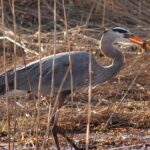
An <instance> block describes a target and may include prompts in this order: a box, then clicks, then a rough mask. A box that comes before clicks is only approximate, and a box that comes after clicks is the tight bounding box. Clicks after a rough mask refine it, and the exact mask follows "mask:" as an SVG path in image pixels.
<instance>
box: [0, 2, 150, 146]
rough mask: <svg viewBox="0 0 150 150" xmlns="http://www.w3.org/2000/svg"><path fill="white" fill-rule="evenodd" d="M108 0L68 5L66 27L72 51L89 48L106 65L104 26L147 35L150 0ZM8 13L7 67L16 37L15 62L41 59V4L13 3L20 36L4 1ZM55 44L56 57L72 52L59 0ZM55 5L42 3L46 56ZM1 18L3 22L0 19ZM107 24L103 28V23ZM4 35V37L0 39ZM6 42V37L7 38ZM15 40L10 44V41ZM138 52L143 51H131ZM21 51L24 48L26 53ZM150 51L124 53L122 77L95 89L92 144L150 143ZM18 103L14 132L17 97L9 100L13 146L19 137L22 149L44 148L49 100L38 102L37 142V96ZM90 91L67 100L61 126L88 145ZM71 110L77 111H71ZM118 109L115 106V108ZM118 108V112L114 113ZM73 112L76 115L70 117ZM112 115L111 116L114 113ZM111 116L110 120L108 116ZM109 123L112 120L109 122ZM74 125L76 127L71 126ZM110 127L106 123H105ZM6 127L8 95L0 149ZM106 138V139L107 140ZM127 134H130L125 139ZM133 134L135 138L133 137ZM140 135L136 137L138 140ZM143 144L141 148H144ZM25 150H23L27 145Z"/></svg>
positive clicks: (0, 103) (1, 107)
mask: <svg viewBox="0 0 150 150" xmlns="http://www.w3.org/2000/svg"><path fill="white" fill-rule="evenodd" d="M112 2H113V1H112V0H108V1H106V3H105V5H106V6H105V9H106V10H105V11H104V10H103V9H104V7H103V6H104V3H103V1H101V2H100V1H97V0H95V1H91V0H87V1H82V2H81V1H79V0H74V1H70V2H69V1H65V6H66V13H67V25H68V39H69V42H70V47H71V49H70V50H87V51H88V50H91V51H92V53H93V55H94V56H95V57H96V59H97V61H98V62H100V63H102V64H108V63H109V60H107V59H106V58H104V57H103V56H102V54H101V53H100V51H99V49H98V39H99V37H100V35H101V32H102V30H103V28H104V26H105V27H109V26H120V25H121V26H126V27H128V28H130V30H131V31H134V32H136V33H137V34H139V35H141V36H144V37H145V38H146V39H148V38H149V37H150V35H149V31H150V28H149V24H150V20H149V14H150V13H149V6H150V3H149V0H143V1H139V2H137V1H134V0H127V1H126V2H124V1H123V0H120V1H114V2H115V5H114V4H113V3H112ZM4 7H5V11H4V15H5V30H4V31H2V29H3V28H1V29H0V30H1V33H3V32H4V33H5V36H6V37H7V38H6V56H7V64H6V65H7V68H11V67H12V66H13V61H14V59H13V46H14V45H13V44H14V41H15V38H16V41H17V43H19V44H16V46H17V49H16V54H17V62H16V63H17V64H23V65H24V59H26V63H27V62H31V61H32V60H35V59H38V58H39V56H38V49H39V44H38V35H39V33H38V32H37V31H38V24H39V23H38V13H37V12H38V10H37V1H35V0H32V1H30V2H28V1H26V0H22V1H19V0H15V12H16V16H17V18H16V24H17V33H16V34H14V33H13V32H12V30H13V18H12V13H11V12H12V10H11V9H12V8H11V5H10V4H9V2H8V1H7V0H6V1H4ZM57 9H58V10H57V33H56V34H57V35H56V36H57V40H56V53H58V52H62V51H65V50H66V49H67V48H68V45H67V44H66V38H65V36H64V30H65V21H64V16H63V8H62V5H61V1H57ZM53 13H54V9H53V1H50V2H49V1H47V0H44V1H42V3H41V31H42V32H41V35H40V36H41V51H42V56H47V55H49V54H52V53H53V49H54V41H53ZM0 20H1V18H0ZM102 22H103V25H102ZM1 37H3V36H2V35H1ZM3 38H4V37H3ZM10 39H11V40H10ZM133 49H136V50H137V49H139V47H135V48H132V49H131V50H133ZM23 50H26V51H25V52H24V51H23ZM2 52H3V44H2V40H1V41H0V54H1V56H2ZM149 57H150V55H149V53H145V54H141V55H138V54H137V52H133V53H127V50H126V49H125V58H126V64H125V67H124V68H123V70H122V71H121V72H120V74H119V75H118V76H117V77H116V78H115V79H113V80H111V81H109V82H107V83H104V84H102V85H100V86H97V87H93V89H92V102H91V121H90V127H91V139H90V141H91V143H92V142H95V143H94V146H95V147H97V148H104V149H108V148H110V147H113V146H114V147H119V146H122V145H126V146H130V145H131V146H132V145H137V147H138V146H139V147H140V146H143V145H144V144H148V143H149V142H150V141H149V140H148V139H147V138H146V136H147V137H149V135H150V133H149V130H148V129H149V128H150V111H149V108H150V85H149V81H150V64H149ZM0 71H1V72H3V71H4V70H3V60H2V59H0ZM137 74H138V76H137V78H136V80H135V81H134V83H133V85H132V87H131V89H130V90H129V91H128V89H129V87H130V85H131V83H132V81H133V80H134V79H135V76H136V75H137ZM126 91H128V93H127V95H126V97H125V98H124V100H123V101H122V102H121V103H120V100H121V99H122V98H123V96H124V94H125V93H126ZM16 100H17V102H18V103H19V104H17V105H16V107H17V108H16V109H17V124H16V131H15V134H13V130H14V129H13V127H14V124H15V121H14V96H11V97H9V108H10V119H11V125H10V135H11V142H12V139H13V137H15V139H16V141H15V142H16V143H15V144H16V146H17V147H19V148H20V149H22V148H23V147H24V146H25V145H26V144H27V143H28V142H31V145H32V142H33V146H34V144H35V143H36V142H37V143H38V144H39V146H40V147H41V145H42V144H43V140H44V139H45V137H44V136H45V134H46V128H47V122H48V121H47V115H48V109H49V107H48V106H49V103H50V102H49V98H48V97H47V98H45V97H43V98H42V100H41V102H40V104H39V109H40V113H41V114H40V118H39V120H40V121H39V129H38V131H37V132H38V134H37V136H38V140H37V139H36V126H37V124H36V116H37V111H36V102H35V101H34V100H33V97H32V96H30V97H28V96H27V95H22V96H21V97H20V95H19V96H17V98H16ZM87 102H88V93H87V89H83V90H82V92H79V91H77V92H75V93H74V102H73V104H72V103H71V98H68V99H67V101H66V105H65V106H64V107H63V108H62V109H61V113H60V117H59V124H60V126H62V127H63V128H65V130H66V132H68V134H71V132H72V129H73V133H74V138H75V139H76V141H77V142H78V143H79V144H85V143H84V140H85V134H84V133H85V132H86V125H87V113H88V108H87ZM71 106H73V111H72V110H71ZM116 106H117V107H116ZM114 110H115V111H114ZM69 114H72V115H69ZM112 114H113V115H112ZM110 116H111V118H110ZM108 120H109V122H108ZM72 122H73V124H72ZM106 123H107V124H106ZM7 131H8V129H7V110H6V101H5V98H4V97H1V98H0V141H1V143H2V144H1V143H0V148H1V147H4V146H6V144H7V143H8V132H7ZM104 135H105V136H104ZM126 135H128V136H126ZM131 135H132V136H131ZM137 135H138V136H140V137H138V136H137ZM142 144H143V145H142ZM52 145H54V141H53V139H52V137H51V136H50V138H49V139H47V142H46V144H45V147H48V146H51V147H52ZM61 145H62V146H64V145H67V144H66V141H64V140H63V139H61ZM24 148H25V147H24Z"/></svg>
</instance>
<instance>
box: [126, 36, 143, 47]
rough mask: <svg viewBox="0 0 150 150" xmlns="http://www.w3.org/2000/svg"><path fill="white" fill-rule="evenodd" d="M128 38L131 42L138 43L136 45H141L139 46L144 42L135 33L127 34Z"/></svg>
mask: <svg viewBox="0 0 150 150" xmlns="http://www.w3.org/2000/svg"><path fill="white" fill-rule="evenodd" d="M128 39H129V40H130V41H131V42H133V43H135V44H138V45H141V46H143V44H144V40H143V39H142V38H140V37H138V36H135V35H131V36H129V37H128Z"/></svg>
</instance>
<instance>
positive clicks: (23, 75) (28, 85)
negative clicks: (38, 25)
mask: <svg viewBox="0 0 150 150" xmlns="http://www.w3.org/2000/svg"><path fill="white" fill-rule="evenodd" d="M89 57H90V54H89V53H88V52H81V51H73V52H71V53H70V58H71V66H72V79H73V88H74V90H77V89H80V88H83V87H84V86H87V85H88V83H89V80H88V79H89ZM53 58H54V57H53V55H51V56H48V57H45V58H43V59H42V61H41V63H42V85H41V87H42V88H41V93H42V94H43V95H50V91H51V80H52V68H53ZM91 60H92V61H91V68H92V85H96V84H98V83H101V82H104V81H105V80H107V79H108V77H107V76H109V77H110V74H109V72H107V71H108V69H109V68H107V67H102V66H100V65H99V64H98V63H97V62H96V60H95V59H94V58H93V57H92V59H91ZM39 64H40V62H39V60H37V61H33V62H31V63H29V64H28V65H27V66H26V67H25V66H23V67H18V68H17V69H16V71H17V89H18V90H24V91H31V92H33V93H34V94H37V92H38V84H39V75H40V71H39V70H40V69H39V67H40V66H39ZM120 67H121V66H120ZM68 69H70V67H69V53H68V52H66V53H59V54H56V55H55V65H54V86H53V90H54V95H56V94H57V92H58V90H59V88H60V85H61V83H62V81H63V79H64V84H63V86H62V89H61V92H63V91H70V89H71V74H70V72H68V73H67V70H68ZM112 69H113V68H112ZM119 69H120V68H118V70H117V71H119ZM99 70H100V71H102V70H103V71H104V72H105V73H104V74H101V73H100V72H99ZM117 71H115V72H114V74H113V75H115V74H116V73H117ZM66 73H67V76H66V79H65V74H66ZM14 75H15V71H14V70H13V69H12V70H10V71H8V72H7V77H8V85H9V88H10V91H11V90H13V89H14ZM113 75H112V76H113ZM2 76H3V78H2ZM2 76H1V81H0V83H1V84H3V85H5V80H4V78H5V77H4V74H3V75H2ZM101 78H103V80H102V79H101ZM98 80H99V82H98ZM3 92H4V91H3Z"/></svg>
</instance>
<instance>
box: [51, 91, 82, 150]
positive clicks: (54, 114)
mask: <svg viewBox="0 0 150 150" xmlns="http://www.w3.org/2000/svg"><path fill="white" fill-rule="evenodd" d="M69 94H70V92H69V91H65V92H63V93H61V94H60V95H59V97H58V99H57V100H56V102H55V104H54V108H53V112H52V118H51V123H52V134H53V137H54V140H55V144H56V147H57V149H58V150H60V146H59V140H58V136H57V134H58V133H59V134H61V135H62V136H63V137H64V138H65V139H66V140H67V141H68V142H69V143H70V145H71V146H72V147H74V148H75V150H83V149H84V148H78V147H77V146H76V144H75V143H74V141H73V140H71V139H70V138H69V137H68V136H66V134H65V131H64V130H63V129H62V128H61V127H58V126H57V121H58V114H59V109H60V108H61V107H62V105H63V103H64V100H65V98H66V97H67V96H68V95H69Z"/></svg>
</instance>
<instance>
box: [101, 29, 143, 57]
mask: <svg viewBox="0 0 150 150" xmlns="http://www.w3.org/2000/svg"><path fill="white" fill-rule="evenodd" d="M116 43H118V44H121V45H129V44H130V45H131V44H138V45H141V46H143V45H144V40H143V39H142V38H140V37H138V36H136V35H134V34H133V33H131V32H130V31H129V30H128V29H125V28H122V27H114V28H109V29H107V30H105V31H104V32H103V34H102V36H101V40H100V48H101V50H102V51H103V52H104V54H105V55H106V56H108V57H113V56H114V55H115V52H116V49H113V47H114V45H115V44H116ZM112 50H113V51H112Z"/></svg>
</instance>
